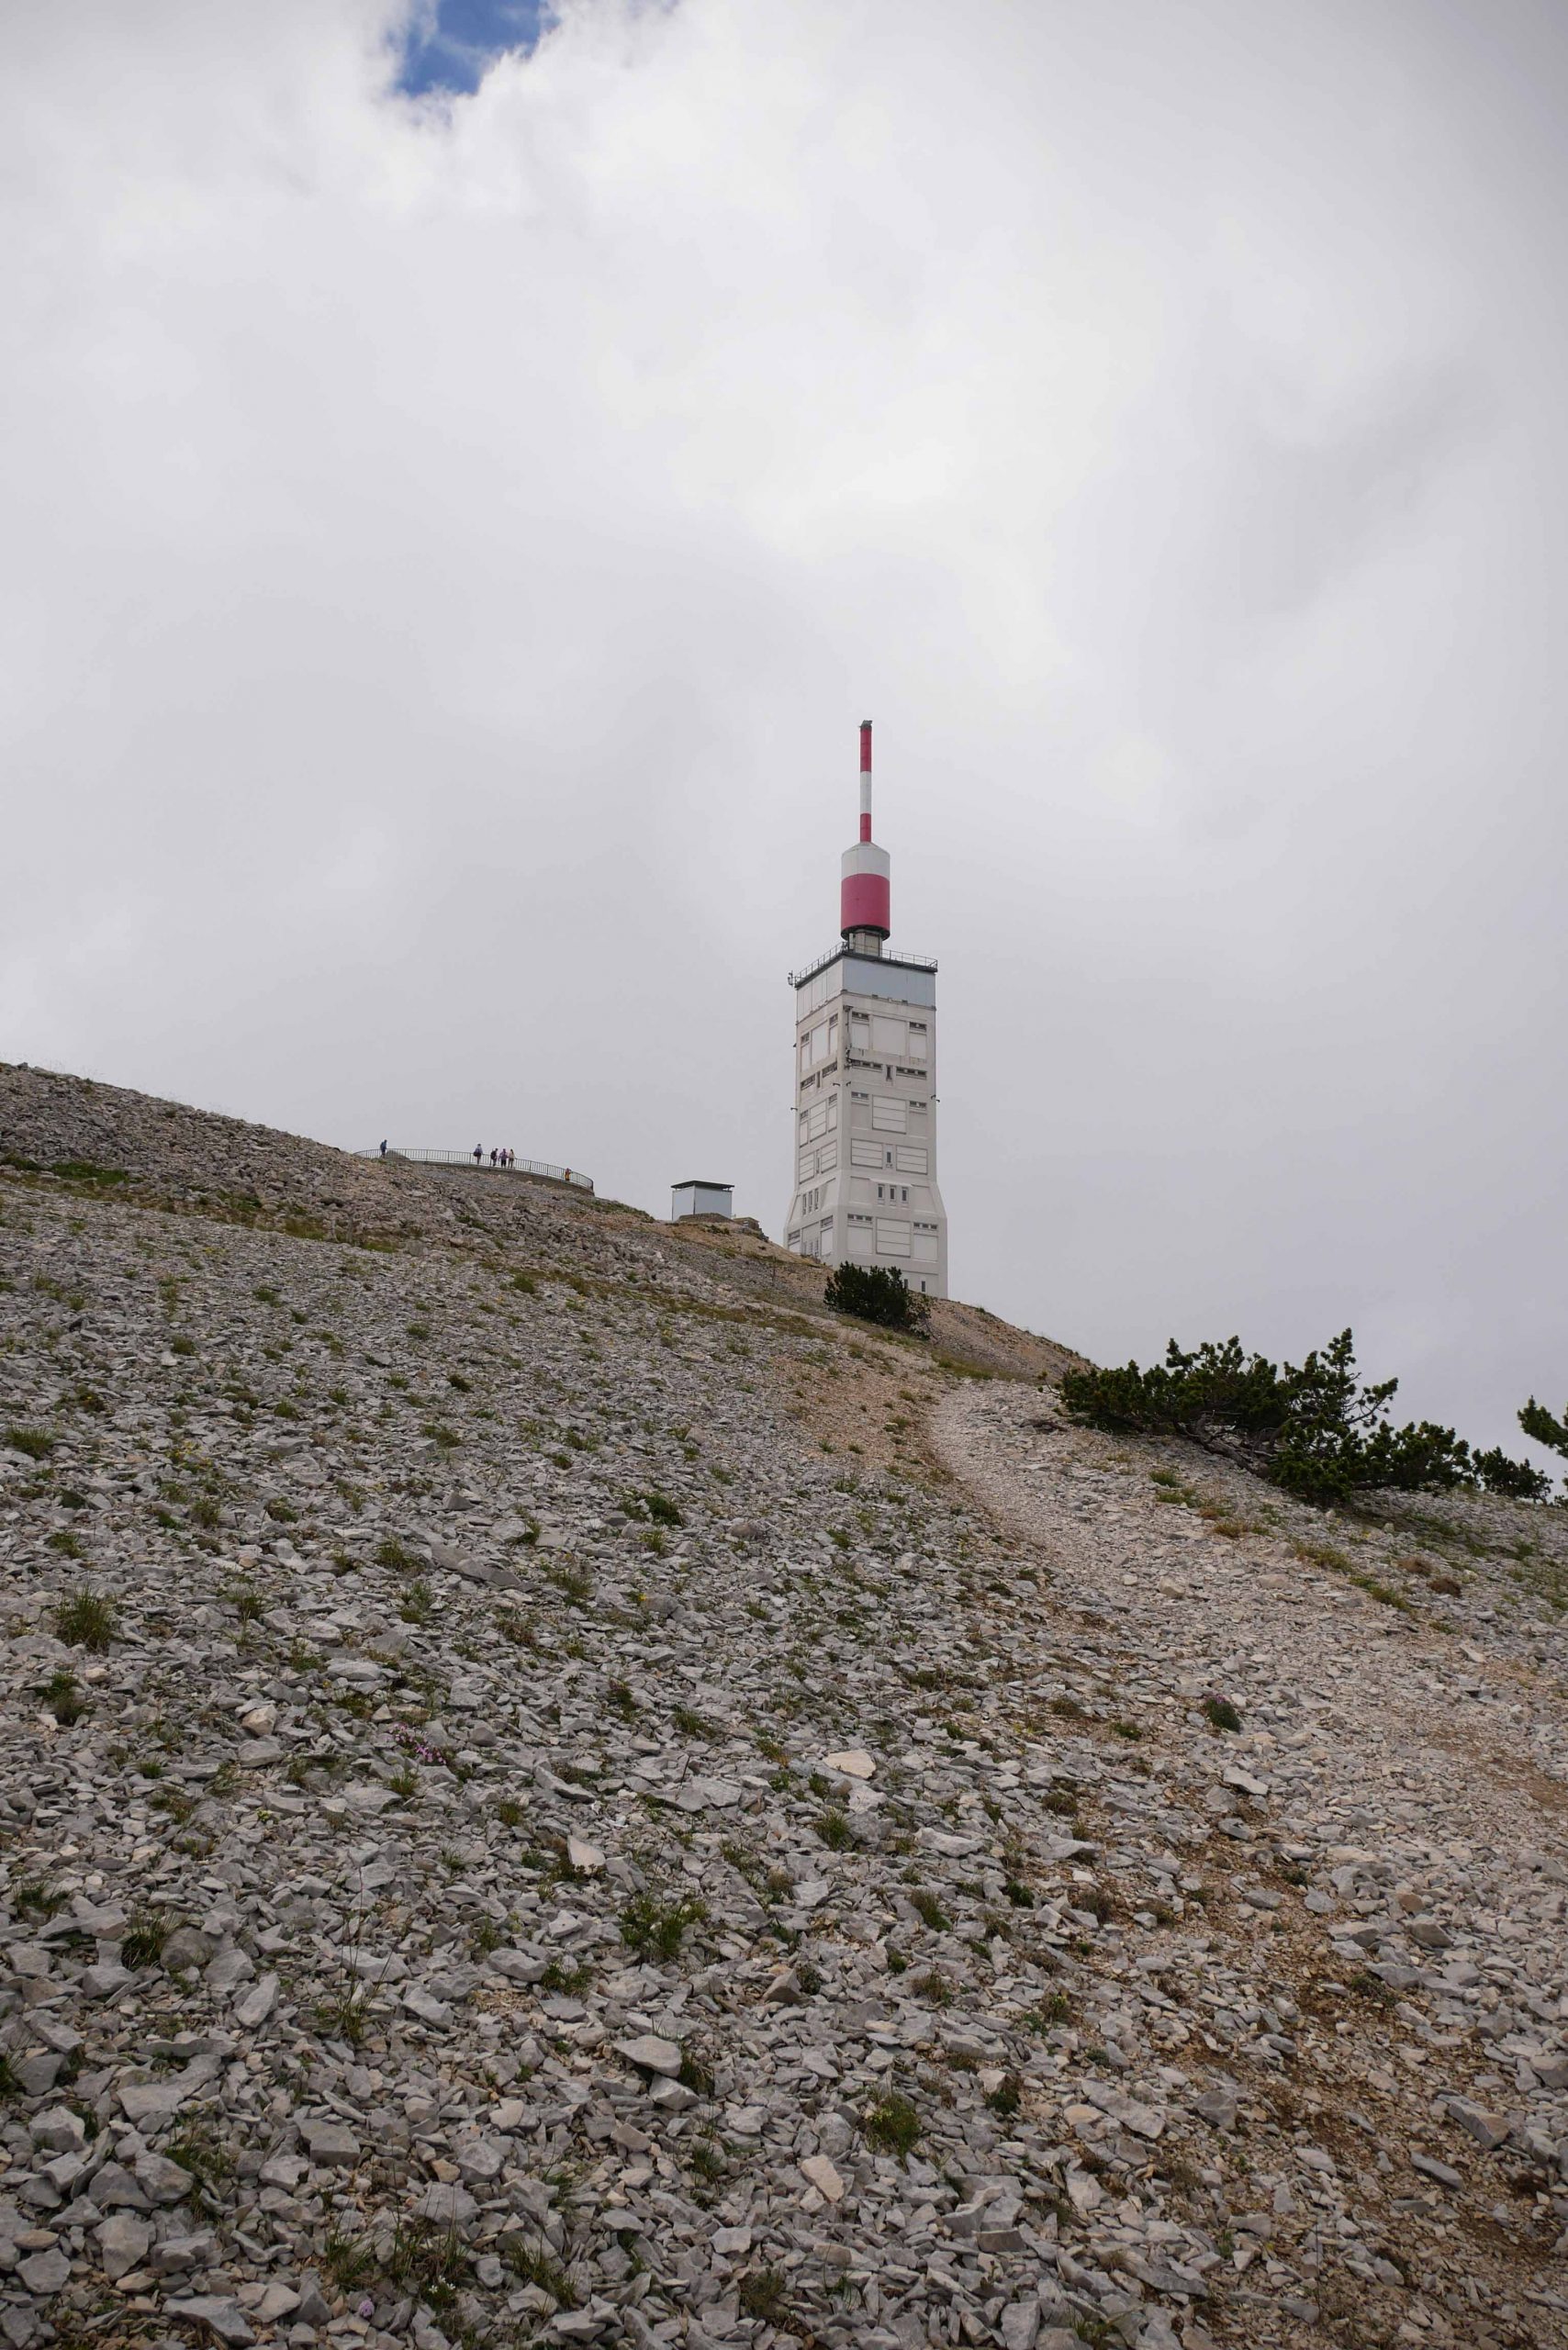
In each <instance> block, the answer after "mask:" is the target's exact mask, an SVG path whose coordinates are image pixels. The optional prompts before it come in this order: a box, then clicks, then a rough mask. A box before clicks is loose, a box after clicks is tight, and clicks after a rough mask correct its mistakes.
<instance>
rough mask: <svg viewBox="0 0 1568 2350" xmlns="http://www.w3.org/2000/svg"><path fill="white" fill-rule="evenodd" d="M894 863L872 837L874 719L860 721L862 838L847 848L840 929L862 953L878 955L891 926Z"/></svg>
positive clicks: (840, 894)
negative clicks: (872, 735) (891, 862)
mask: <svg viewBox="0 0 1568 2350" xmlns="http://www.w3.org/2000/svg"><path fill="white" fill-rule="evenodd" d="M890 872H891V867H890V864H889V860H888V852H887V850H886V849H885V848H879V847H878V846H877V845H876V843H875V842H874V841H873V839H872V838H871V722H870V720H869V719H868V718H863V719H862V720H861V722H860V838H859V839H858V841H857V843H856V845H855V846H854V847H853V848H846V850H845V852H844V860H843V878H842V880H841V882H840V884H839V930H840V933H841V934H842V935H843V937H844V938H845V940H846V943H847V944H848V945H849V946H852V947H854V948H855V949H857V951H858V952H859V953H862V954H868V955H879V954H880V953H881V951H882V942H883V940H884V939H885V938H886V937H887V936H888V934H889V933H890V931H891V929H892V916H891V902H892V890H891V881H890Z"/></svg>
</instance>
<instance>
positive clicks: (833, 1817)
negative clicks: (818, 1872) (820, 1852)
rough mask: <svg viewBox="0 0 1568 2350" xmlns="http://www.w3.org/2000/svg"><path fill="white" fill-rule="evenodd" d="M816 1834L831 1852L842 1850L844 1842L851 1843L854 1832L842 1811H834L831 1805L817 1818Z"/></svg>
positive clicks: (853, 1839)
mask: <svg viewBox="0 0 1568 2350" xmlns="http://www.w3.org/2000/svg"><path fill="white" fill-rule="evenodd" d="M817 1834H818V1835H819V1836H820V1837H821V1838H822V1840H823V1843H824V1844H825V1845H826V1846H827V1848H828V1850H829V1851H830V1852H843V1851H844V1849H845V1846H846V1844H853V1842H854V1841H855V1837H854V1832H853V1830H851V1828H850V1825H849V1822H848V1820H847V1819H846V1818H845V1816H844V1814H843V1812H841V1811H834V1809H833V1807H832V1806H831V1805H830V1806H829V1807H828V1808H827V1810H826V1811H824V1812H823V1813H822V1814H821V1815H820V1817H819V1818H818V1820H817Z"/></svg>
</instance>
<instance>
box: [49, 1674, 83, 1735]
mask: <svg viewBox="0 0 1568 2350" xmlns="http://www.w3.org/2000/svg"><path fill="white" fill-rule="evenodd" d="M39 1697H40V1698H41V1699H42V1701H43V1704H44V1707H45V1710H46V1711H47V1712H49V1713H51V1714H52V1715H53V1716H54V1718H55V1720H56V1721H57V1722H58V1723H59V1724H60V1727H61V1729H70V1728H71V1726H72V1724H73V1722H79V1721H80V1720H81V1718H82V1717H83V1715H84V1714H85V1713H90V1712H91V1711H92V1708H91V1707H90V1706H89V1705H88V1703H87V1700H86V1698H85V1697H84V1695H82V1692H81V1690H80V1689H79V1688H78V1687H77V1685H76V1675H75V1674H74V1673H71V1672H69V1671H67V1669H66V1667H65V1666H64V1665H62V1666H61V1667H60V1668H59V1670H58V1671H57V1672H55V1673H50V1676H49V1679H48V1680H47V1681H46V1682H45V1683H44V1684H43V1687H42V1688H41V1689H40V1690H39Z"/></svg>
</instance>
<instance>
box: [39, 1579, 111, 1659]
mask: <svg viewBox="0 0 1568 2350" xmlns="http://www.w3.org/2000/svg"><path fill="white" fill-rule="evenodd" d="M116 1628H117V1627H116V1619H115V1606H114V1602H113V1600H112V1599H106V1598H105V1597H104V1596H103V1595H102V1593H100V1592H95V1591H87V1590H82V1591H78V1592H73V1594H72V1595H71V1597H70V1598H69V1599H62V1601H61V1602H60V1605H59V1606H57V1607H56V1609H55V1611H54V1629H55V1633H56V1636H57V1637H58V1638H59V1639H62V1640H63V1641H64V1642H65V1644H66V1646H67V1648H73V1649H88V1650H90V1651H92V1652H93V1654H94V1655H95V1656H102V1655H103V1654H104V1652H105V1651H106V1649H107V1648H108V1647H109V1645H110V1643H111V1642H112V1640H113V1639H114V1637H115V1632H116Z"/></svg>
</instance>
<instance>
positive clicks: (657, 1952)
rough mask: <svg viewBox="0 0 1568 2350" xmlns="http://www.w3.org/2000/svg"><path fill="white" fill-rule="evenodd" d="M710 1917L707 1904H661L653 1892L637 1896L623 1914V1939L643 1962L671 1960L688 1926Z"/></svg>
mask: <svg viewBox="0 0 1568 2350" xmlns="http://www.w3.org/2000/svg"><path fill="white" fill-rule="evenodd" d="M707 1915H708V1905H707V1903H706V1902H705V1901H694V1900H683V1901H669V1902H661V1901H660V1900H659V1899H658V1897H657V1896H656V1895H655V1894H652V1893H638V1894H634V1895H633V1897H632V1899H631V1900H630V1901H629V1902H628V1903H627V1905H626V1907H625V1908H624V1909H622V1912H621V1939H622V1942H624V1943H625V1945H626V1947H627V1949H628V1950H631V1951H635V1953H636V1954H637V1956H638V1957H639V1958H643V1959H655V1958H659V1959H671V1958H674V1957H675V1955H676V1953H678V1950H679V1949H680V1945H681V1940H682V1937H683V1936H684V1934H685V1932H686V1930H687V1928H688V1926H694V1925H696V1924H698V1922H699V1921H700V1919H703V1918H705V1917H706V1916H707Z"/></svg>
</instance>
